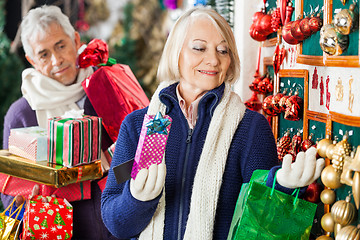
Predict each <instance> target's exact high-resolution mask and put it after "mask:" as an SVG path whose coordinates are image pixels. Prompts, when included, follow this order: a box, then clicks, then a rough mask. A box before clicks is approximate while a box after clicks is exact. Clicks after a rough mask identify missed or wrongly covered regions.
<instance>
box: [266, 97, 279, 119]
mask: <svg viewBox="0 0 360 240" xmlns="http://www.w3.org/2000/svg"><path fill="white" fill-rule="evenodd" d="M273 97H274V96H273V95H269V96H267V97H266V98H264V101H263V104H262V109H263V111H264V113H266V114H267V115H269V116H277V115H278V113H276V112H275V110H274V107H273V104H272V99H273Z"/></svg>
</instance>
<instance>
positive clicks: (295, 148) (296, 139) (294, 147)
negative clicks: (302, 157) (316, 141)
mask: <svg viewBox="0 0 360 240" xmlns="http://www.w3.org/2000/svg"><path fill="white" fill-rule="evenodd" d="M301 143H302V136H301V133H300V131H298V132H297V133H296V134H295V135H294V136H293V137H292V139H291V150H290V154H291V155H292V157H293V161H295V159H296V155H297V154H298V153H299V152H300V151H301Z"/></svg>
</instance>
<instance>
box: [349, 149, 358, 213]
mask: <svg viewBox="0 0 360 240" xmlns="http://www.w3.org/2000/svg"><path fill="white" fill-rule="evenodd" d="M352 154H354V152H352ZM350 157H351V154H350ZM346 159H347V158H346ZM349 168H350V169H351V170H352V171H353V173H354V175H353V179H352V193H353V197H354V202H355V205H356V208H357V209H359V207H360V146H358V147H357V150H356V154H355V156H354V157H353V158H352V160H351V162H350V166H349Z"/></svg>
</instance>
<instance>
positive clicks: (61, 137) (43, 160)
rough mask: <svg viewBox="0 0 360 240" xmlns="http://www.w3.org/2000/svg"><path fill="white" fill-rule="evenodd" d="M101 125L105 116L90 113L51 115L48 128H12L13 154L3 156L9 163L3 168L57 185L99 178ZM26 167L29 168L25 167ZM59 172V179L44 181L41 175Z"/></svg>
mask: <svg viewBox="0 0 360 240" xmlns="http://www.w3.org/2000/svg"><path fill="white" fill-rule="evenodd" d="M101 129H102V118H99V117H95V116H87V115H80V116H76V117H55V118H51V119H49V120H48V127H47V129H44V128H41V127H37V126H36V127H27V128H15V129H11V131H10V137H9V153H10V154H13V155H10V156H7V157H3V158H1V161H6V166H10V167H9V168H7V167H4V168H2V170H1V172H3V173H5V174H8V175H11V176H15V177H19V178H23V179H27V180H32V181H35V182H39V183H44V184H47V185H52V186H55V187H61V186H65V185H68V184H70V183H74V182H82V181H84V180H91V179H97V178H100V177H101V176H102V170H101V161H100V158H101ZM19 157H20V158H19ZM25 168H29V170H28V171H22V170H23V169H25ZM60 171H62V173H65V175H66V177H64V178H62V177H61V176H62V175H64V174H62V173H61V174H59V172H60ZM39 173H41V174H39ZM56 174H58V175H61V176H58V177H54V179H56V181H57V182H51V181H49V182H44V181H41V180H39V176H38V175H48V176H53V175H56Z"/></svg>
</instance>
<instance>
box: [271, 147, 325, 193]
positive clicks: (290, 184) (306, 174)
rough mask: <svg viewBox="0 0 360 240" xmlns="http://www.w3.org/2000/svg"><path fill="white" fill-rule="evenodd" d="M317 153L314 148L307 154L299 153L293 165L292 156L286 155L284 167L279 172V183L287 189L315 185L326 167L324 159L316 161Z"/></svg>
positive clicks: (277, 178) (277, 176)
mask: <svg viewBox="0 0 360 240" xmlns="http://www.w3.org/2000/svg"><path fill="white" fill-rule="evenodd" d="M316 153H317V150H316V148H314V147H311V148H309V149H308V150H307V151H306V152H299V153H298V154H297V156H296V160H295V162H294V163H292V156H291V155H290V154H288V155H286V156H285V157H284V159H283V162H282V167H281V168H280V169H279V170H278V172H277V175H276V180H277V182H278V183H279V184H280V185H282V186H284V187H287V188H299V187H305V186H308V185H310V184H311V183H313V182H314V181H315V180H316V179H318V178H319V177H320V174H321V171H322V170H323V168H324V166H325V160H324V159H323V158H319V159H317V160H316Z"/></svg>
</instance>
